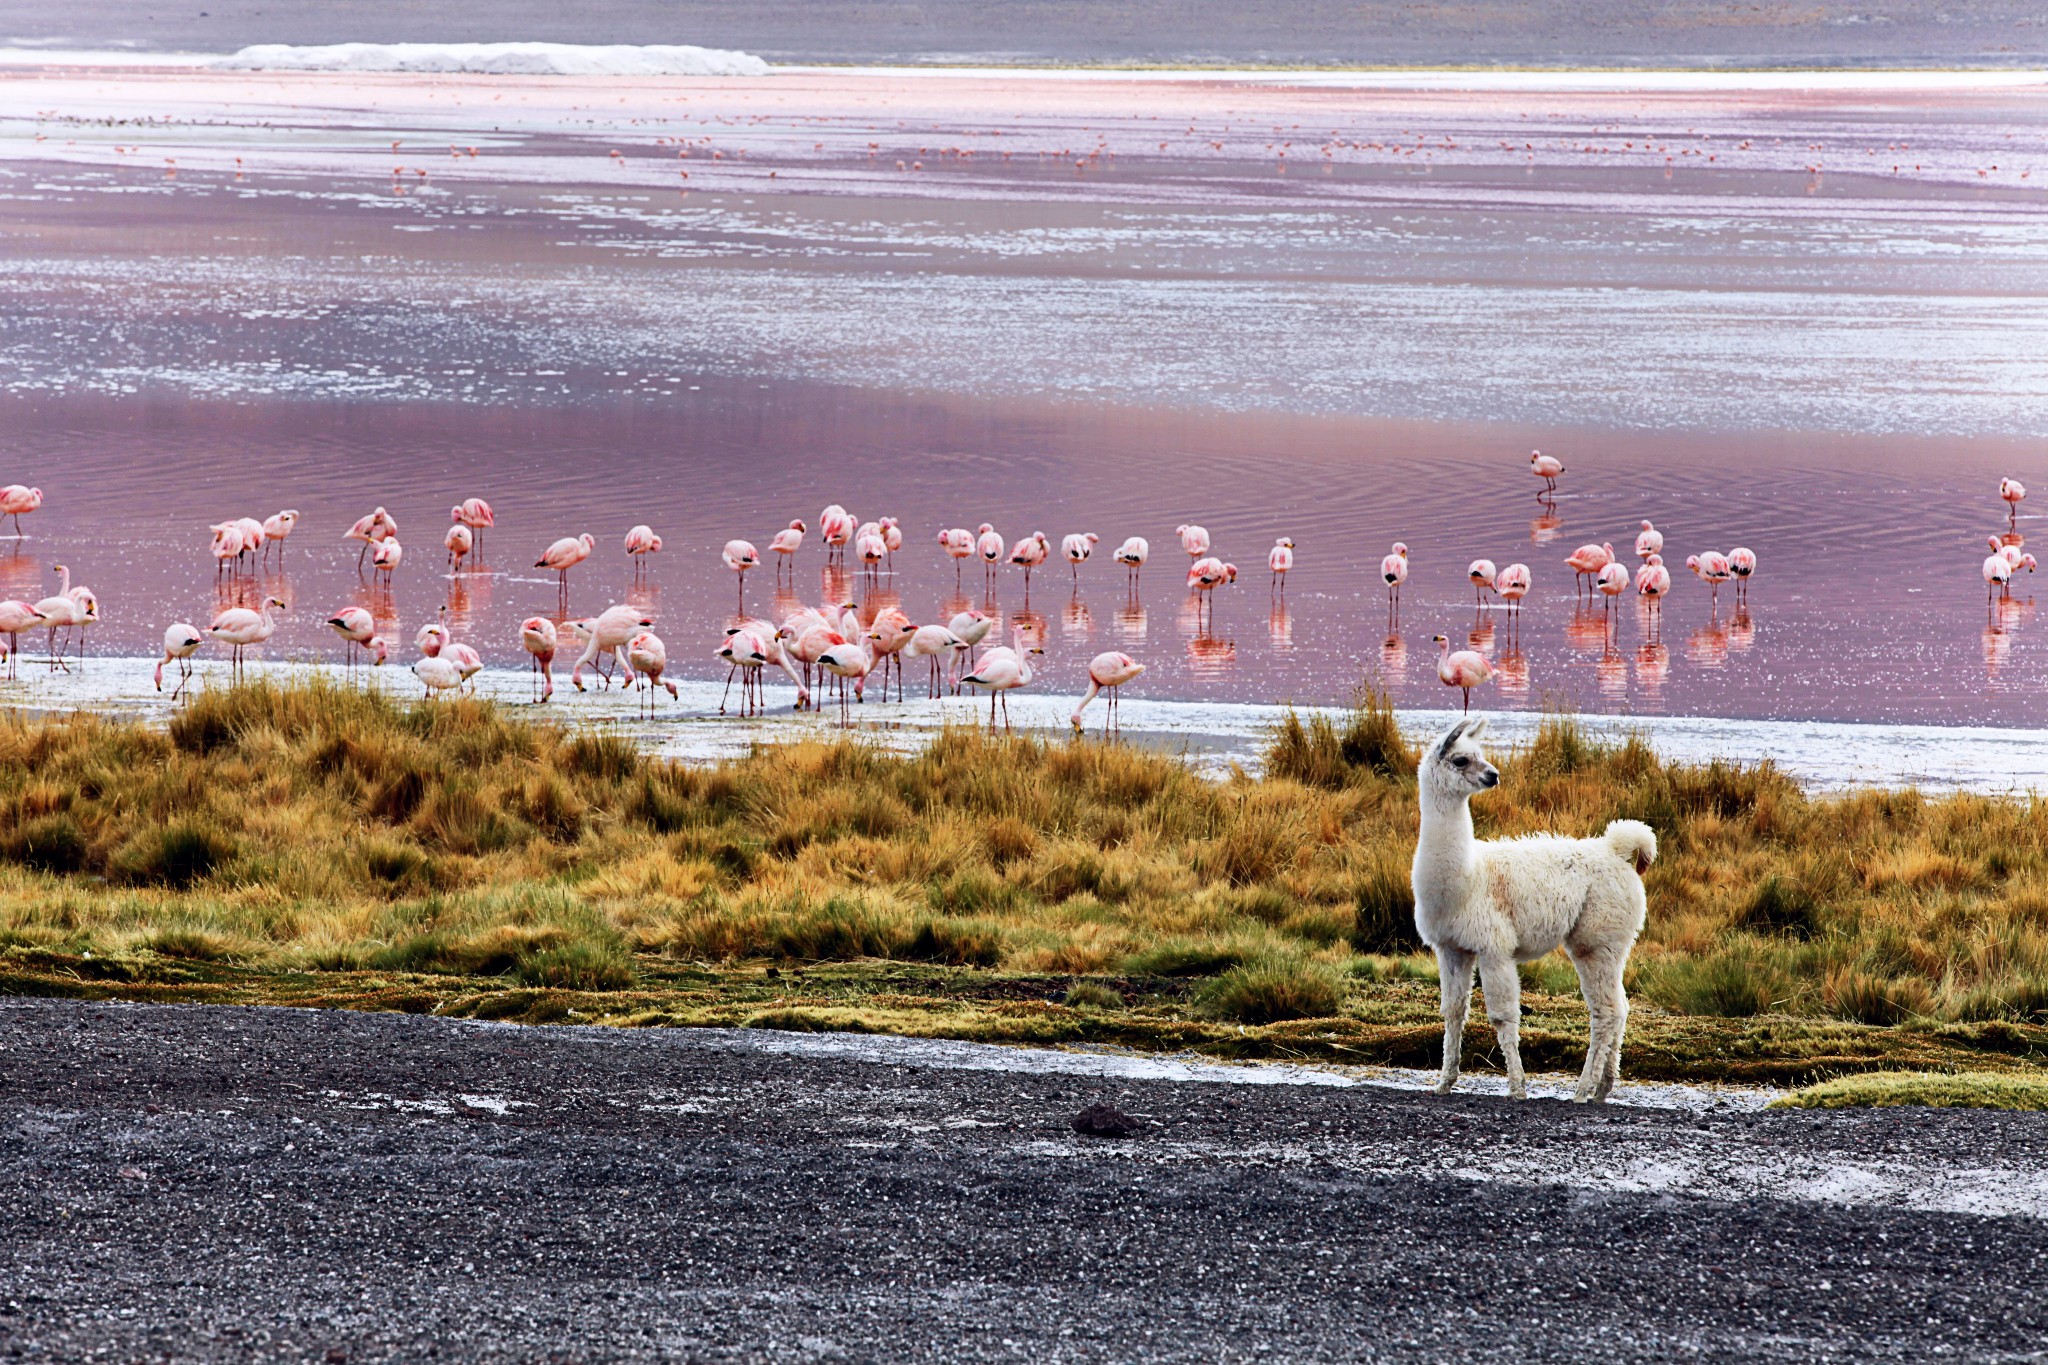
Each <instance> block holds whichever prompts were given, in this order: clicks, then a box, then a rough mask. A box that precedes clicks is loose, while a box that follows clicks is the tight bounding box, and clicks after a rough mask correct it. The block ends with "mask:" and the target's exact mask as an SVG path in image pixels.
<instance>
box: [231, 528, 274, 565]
mask: <svg viewBox="0 0 2048 1365" xmlns="http://www.w3.org/2000/svg"><path fill="white" fill-rule="evenodd" d="M235 525H236V527H237V528H239V529H240V530H241V532H242V549H243V550H244V551H245V552H247V553H249V554H252V555H255V556H256V557H257V561H258V562H259V563H260V562H261V561H262V558H263V554H264V545H265V543H266V542H267V541H268V539H269V537H267V536H266V535H264V533H263V523H262V522H260V521H258V520H256V518H254V517H236V518H235Z"/></svg>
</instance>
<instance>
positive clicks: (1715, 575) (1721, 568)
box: [1685, 550, 1735, 607]
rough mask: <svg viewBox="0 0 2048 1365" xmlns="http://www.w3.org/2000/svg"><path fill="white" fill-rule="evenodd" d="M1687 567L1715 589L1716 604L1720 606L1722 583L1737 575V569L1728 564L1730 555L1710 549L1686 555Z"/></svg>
mask: <svg viewBox="0 0 2048 1365" xmlns="http://www.w3.org/2000/svg"><path fill="white" fill-rule="evenodd" d="M1685 567H1686V568H1688V569H1691V570H1692V571H1693V573H1694V574H1696V575H1698V576H1699V578H1700V579H1701V580H1702V581H1703V582H1705V583H1706V585H1707V586H1708V587H1709V588H1711V589H1713V592H1714V605H1715V606H1716V607H1718V606H1720V605H1721V585H1722V584H1723V583H1726V582H1727V581H1728V580H1729V579H1731V578H1733V577H1734V576H1735V571H1734V570H1733V569H1731V568H1730V567H1729V565H1728V556H1727V555H1724V554H1722V553H1721V552H1720V551H1719V550H1709V551H1707V552H1706V553H1705V554H1698V555H1687V556H1686V557H1685Z"/></svg>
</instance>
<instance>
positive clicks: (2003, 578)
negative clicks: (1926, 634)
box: [37, 555, 2013, 605]
mask: <svg viewBox="0 0 2048 1365" xmlns="http://www.w3.org/2000/svg"><path fill="white" fill-rule="evenodd" d="M2012 568H2013V566H2012V561H2011V560H2009V559H2007V558H2006V557H2005V556H2004V555H1987V556H1985V559H1984V587H1985V593H1984V595H1985V596H1986V597H1990V596H1992V595H1993V594H1995V593H1998V592H2000V591H2004V592H2010V591H2011V590H2012V588H2011V584H2012ZM37 605H41V604H40V603H38V604H37Z"/></svg>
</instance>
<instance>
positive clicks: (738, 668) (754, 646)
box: [717, 621, 803, 716]
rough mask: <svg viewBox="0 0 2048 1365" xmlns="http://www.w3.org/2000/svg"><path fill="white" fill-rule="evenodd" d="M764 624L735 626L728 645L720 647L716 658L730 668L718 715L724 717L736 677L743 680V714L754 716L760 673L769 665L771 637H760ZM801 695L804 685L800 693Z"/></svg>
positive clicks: (724, 644) (726, 638) (726, 642)
mask: <svg viewBox="0 0 2048 1365" xmlns="http://www.w3.org/2000/svg"><path fill="white" fill-rule="evenodd" d="M764 625H765V623H764V622H760V621H754V622H749V623H748V624H747V625H746V626H735V627H733V628H732V629H731V630H730V631H727V632H726V636H725V642H724V643H723V644H721V645H719V647H718V651H717V657H719V658H721V659H723V660H725V661H726V663H728V664H730V665H731V667H730V668H728V669H727V670H726V674H725V691H724V692H723V693H721V694H720V695H719V698H718V714H719V715H721V716H722V715H724V714H725V703H726V698H728V697H730V696H731V695H732V678H733V674H735V673H739V674H742V675H743V676H742V677H741V678H740V714H741V715H743V716H747V715H752V714H753V713H754V710H755V707H756V705H757V703H758V699H759V696H760V688H761V683H760V678H761V669H762V668H763V667H764V666H765V665H766V664H767V662H768V646H769V642H770V640H771V639H772V637H769V636H766V635H764V634H762V633H761V628H762V627H763V626H764ZM797 691H798V693H799V695H801V694H802V692H803V688H802V686H801V685H799V686H798V689H797Z"/></svg>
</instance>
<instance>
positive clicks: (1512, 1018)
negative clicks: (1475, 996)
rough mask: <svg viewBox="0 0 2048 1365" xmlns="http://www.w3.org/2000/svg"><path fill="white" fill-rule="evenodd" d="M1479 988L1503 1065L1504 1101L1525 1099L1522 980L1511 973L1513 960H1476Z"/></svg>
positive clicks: (1491, 958) (1526, 1086)
mask: <svg viewBox="0 0 2048 1365" xmlns="http://www.w3.org/2000/svg"><path fill="white" fill-rule="evenodd" d="M1479 988H1480V989H1481V990H1483V991H1485V992H1486V1017H1487V1019H1488V1020H1489V1021H1490V1022H1491V1023H1492V1024H1493V1036H1494V1037H1495V1038H1497V1039H1499V1040H1500V1052H1501V1057H1502V1058H1503V1060H1505V1061H1506V1062H1507V1066H1508V1098H1509V1099H1513V1100H1525V1099H1527V1098H1529V1083H1528V1082H1527V1081H1526V1080H1525V1079H1523V1077H1522V977H1521V974H1520V973H1519V972H1517V971H1516V970H1515V963H1514V959H1513V958H1506V957H1483V958H1481V959H1479Z"/></svg>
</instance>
